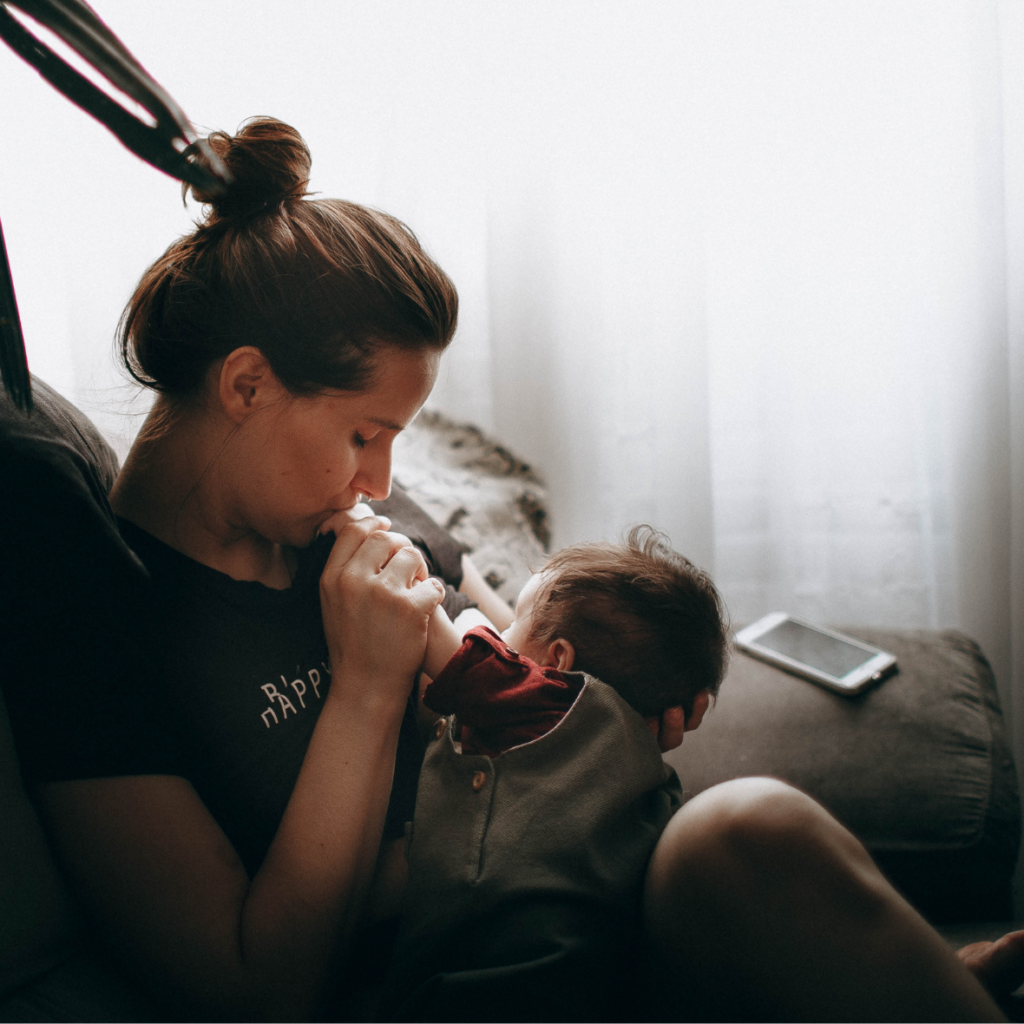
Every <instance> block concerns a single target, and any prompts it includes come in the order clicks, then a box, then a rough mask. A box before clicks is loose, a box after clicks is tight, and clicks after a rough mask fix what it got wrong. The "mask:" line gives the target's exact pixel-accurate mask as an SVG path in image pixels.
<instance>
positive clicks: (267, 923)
mask: <svg viewBox="0 0 1024 1024" xmlns="http://www.w3.org/2000/svg"><path fill="white" fill-rule="evenodd" d="M211 144H212V145H214V146H215V148H216V149H217V150H218V151H219V152H220V154H221V155H222V157H223V158H224V159H225V161H226V163H227V165H228V167H229V168H230V169H231V172H232V174H233V175H234V177H235V184H234V186H233V187H232V189H231V190H230V192H229V194H228V195H227V196H225V197H223V198H214V197H209V196H204V195H202V194H197V198H199V199H200V200H203V201H208V202H209V206H210V212H209V215H208V217H207V219H206V220H205V221H204V222H203V223H202V224H201V225H200V226H199V227H198V228H197V229H196V231H195V232H194V233H193V234H191V235H189V236H187V237H185V238H183V239H181V240H179V241H178V242H176V243H175V244H174V245H172V246H171V248H170V249H169V250H168V252H167V253H166V254H165V255H164V256H162V257H161V258H160V259H159V260H157V262H156V263H155V264H154V265H153V267H151V268H150V270H149V271H148V272H147V273H146V275H145V276H144V277H143V279H142V281H141V282H140V284H139V286H138V288H137V290H136V292H135V295H134V296H133V297H132V299H131V301H130V303H129V305H128V309H127V311H126V314H125V318H124V322H123V325H122V342H123V347H124V352H125V355H126V358H127V361H128V365H129V367H130V368H131V370H132V372H133V373H134V374H135V375H136V377H137V378H138V379H140V380H141V381H143V382H144V383H146V384H148V385H149V386H151V387H153V388H155V389H156V390H157V391H158V392H159V397H158V400H157V402H156V405H155V406H154V410H153V413H152V414H151V416H150V417H149V419H148V420H147V422H146V424H145V426H144V428H143V430H142V432H141V433H140V436H139V439H138V441H137V442H136V444H135V446H134V447H133V449H132V451H131V453H130V455H129V458H128V459H127V461H126V464H125V466H124V469H123V470H122V472H121V474H120V476H119V478H118V480H117V483H116V485H115V487H114V490H113V491H112V493H111V502H112V504H113V507H114V510H115V511H116V512H117V514H118V515H119V517H120V521H121V527H122V532H123V534H124V536H125V538H126V539H127V540H128V542H129V544H130V545H131V546H132V547H133V549H134V550H135V552H136V554H137V555H138V556H139V558H140V559H141V560H142V562H143V563H144V565H145V566H146V568H147V569H148V572H149V575H150V582H149V584H148V586H147V587H145V588H140V589H139V591H138V594H137V595H136V596H135V597H133V599H132V601H131V607H129V608H126V609H125V615H126V621H127V622H128V623H129V626H128V627H126V628H125V630H124V633H125V635H126V636H129V635H130V636H131V640H130V643H132V644H135V647H134V648H133V650H137V652H138V664H139V671H138V676H137V678H135V679H133V680H130V681H129V682H127V683H123V684H116V685H115V684H114V683H111V685H110V687H107V688H106V689H105V690H104V692H103V693H101V694H97V695H95V699H94V700H93V701H92V703H90V704H89V705H88V706H86V705H85V704H84V703H83V704H82V705H81V708H82V715H83V719H84V720H83V723H82V728H81V730H80V732H81V734H82V738H81V739H80V740H79V739H77V738H74V737H71V738H69V739H67V744H68V745H71V746H74V747H75V749H74V750H72V751H71V752H70V753H68V754H67V755H66V756H65V757H64V758H63V761H62V765H64V767H62V768H61V769H60V770H58V771H51V772H50V773H49V774H48V775H45V776H43V775H37V776H36V778H37V781H38V782H39V784H38V785H36V786H35V787H34V796H35V799H36V802H37V806H38V807H39V809H40V812H41V814H42V816H43V818H44V821H45V823H46V825H47V828H48V830H49V833H50V835H51V838H52V839H53V842H54V845H55V847H56V849H57V851H58V854H59V856H60V858H61V860H62V861H63V864H64V866H65V868H66V870H67V872H68V874H69V875H70V876H71V878H72V879H73V881H74V882H75V884H76V888H77V891H78V893H79V895H80V896H81V898H82V900H83V902H84V903H85V905H86V907H87V908H88V910H89V912H90V914H91V916H92V918H93V920H94V921H95V922H96V923H97V926H98V927H99V928H100V930H101V931H102V932H103V934H105V935H106V936H107V937H108V938H109V939H110V940H111V941H112V943H113V944H114V945H115V946H116V947H117V948H118V949H119V950H121V951H122V952H123V953H124V954H125V955H126V956H128V957H129V958H130V959H131V961H132V962H133V963H134V965H135V967H136V969H137V970H138V971H139V972H140V974H142V975H143V976H144V977H146V978H147V980H148V982H149V984H150V985H151V986H152V987H153V989H154V990H155V991H157V992H158V993H163V994H165V996H166V998H168V999H173V1000H174V1001H175V1005H180V1004H181V1003H182V1002H184V1003H185V1004H191V1005H192V1006H193V1007H194V1008H195V1012H196V1013H197V1014H206V1015H209V1014H211V1013H219V1014H221V1015H223V1016H224V1017H227V1018H229V1019H251V1018H256V1017H260V1018H268V1019H307V1018H309V1017H311V1016H315V1015H316V1014H318V1013H320V1012H322V1010H323V1007H324V1005H325V1003H326V1000H328V998H329V997H330V995H331V988H332V985H333V984H334V983H336V981H337V978H338V977H339V966H338V965H339V964H341V963H343V962H345V961H346V959H348V960H349V961H351V956H352V954H353V951H352V941H353V937H354V935H355V934H356V932H357V930H358V929H359V928H360V927H362V926H364V925H365V924H366V922H367V921H373V920H380V919H383V918H386V917H387V916H389V915H391V914H393V913H394V908H395V905H396V901H397V898H398V897H399V896H400V893H401V885H402V870H403V865H404V860H403V857H402V852H401V842H400V840H399V839H398V837H399V835H400V832H401V826H402V823H403V822H404V821H405V820H406V819H407V818H408V817H411V815H410V814H409V813H408V810H409V801H410V799H411V794H412V793H413V792H414V786H415V771H416V756H417V742H418V737H417V734H416V729H415V723H414V719H413V716H412V714H411V711H410V690H411V687H412V681H413V679H414V677H415V674H416V672H417V669H418V667H419V665H420V662H421V660H422V658H423V652H424V646H425V638H426V625H427V618H428V616H429V614H430V612H431V611H432V610H433V609H434V607H435V606H436V605H437V604H438V603H439V602H440V601H442V599H445V588H444V587H443V586H442V585H441V584H439V583H438V581H437V580H436V579H433V578H431V577H430V576H429V575H428V566H427V564H426V563H425V561H424V557H423V555H422V554H421V552H420V551H419V550H418V549H417V548H415V547H413V546H412V545H410V544H409V542H408V541H407V539H406V538H405V537H403V536H401V535H398V534H395V533H391V532H388V531H387V526H388V522H387V520H384V519H381V518H380V517H375V516H371V517H368V518H363V519H360V520H358V521H353V518H352V510H353V509H354V507H355V506H356V505H357V504H358V503H359V502H360V500H361V498H363V497H367V498H371V499H380V498H385V497H386V496H387V494H388V491H389V488H390V451H391V444H392V442H393V440H394V438H395V436H396V435H397V433H398V432H399V431H401V430H402V428H403V427H405V426H406V425H407V424H408V423H409V421H410V420H411V419H412V418H413V416H414V415H415V414H416V411H417V410H418V409H419V407H420V405H421V404H422V403H423V401H424V400H425V398H426V397H427V395H428V393H429V391H430V388H431V386H432V384H433V382H434V379H435V376H436V374H437V366H438V360H439V357H440V354H441V352H442V351H443V350H444V348H445V347H446V346H447V344H448V342H449V341H450V339H451V336H452V334H453V332H454V328H455V320H456V296H455V292H454V289H453V288H452V286H451V283H450V282H449V281H448V279H447V278H446V277H445V275H444V274H443V272H442V271H441V270H440V269H439V268H438V267H437V266H436V265H435V264H434V263H433V262H432V261H431V260H430V259H429V258H428V257H427V256H426V255H425V253H424V252H423V251H422V249H421V248H420V247H419V245H418V243H417V242H416V240H415V238H414V237H413V236H412V235H411V234H410V233H409V232H408V231H407V230H406V229H405V228H404V227H403V226H402V225H401V224H399V223H398V222H396V221H394V220H393V219H392V218H389V217H387V216H385V215H383V214H379V213H376V212H373V211H369V210H366V209H364V208H361V207H358V206H354V205H352V204H347V203H342V202H339V201H334V200H316V201H309V200H306V199H304V198H303V197H304V196H305V194H306V184H307V181H308V172H309V154H308V151H307V150H306V148H305V145H304V143H303V142H302V140H301V138H300V137H299V136H298V135H297V133H295V132H294V130H293V129H290V128H289V127H287V126H286V125H283V124H281V123H280V122H276V121H272V120H269V119H260V120H255V121H253V122H250V123H249V124H248V125H247V126H246V127H244V128H243V129H242V131H241V132H240V133H239V134H238V135H237V136H235V137H234V138H230V137H228V136H225V135H223V134H217V135H214V136H213V137H212V138H211ZM448 576H449V580H448V582H449V583H452V584H457V583H458V582H459V580H458V578H457V576H458V573H457V571H450V572H449V573H448ZM481 596H483V595H482V594H481ZM447 600H449V602H451V601H452V598H451V595H450V594H449V596H448V597H447ZM492 607H493V605H492ZM451 610H452V611H454V612H457V611H458V607H452V608H451ZM499 625H502V623H499ZM153 666H155V670H154V668H153ZM697 724H699V722H697V721H694V722H692V723H687V722H685V721H684V720H683V717H682V713H681V711H680V710H679V709H675V710H674V711H673V712H672V713H667V714H666V716H665V720H664V721H663V722H661V723H657V725H658V726H659V727H660V739H661V742H662V745H663V746H664V747H670V746H673V745H675V744H677V743H678V742H680V741H681V739H682V734H683V731H684V729H685V728H686V727H688V726H689V727H695V726H696V725H697ZM396 765H397V767H396ZM647 910H648V924H649V929H650V932H651V934H652V936H653V938H654V940H655V944H656V948H657V950H658V951H659V953H660V954H661V955H663V956H664V957H666V958H667V959H668V962H678V960H679V959H680V958H681V959H682V960H683V961H684V962H685V963H686V964H687V965H689V971H690V974H689V976H685V975H684V977H690V978H692V975H693V970H694V968H696V969H697V970H698V971H699V972H700V974H701V976H702V979H703V981H704V982H706V983H708V984H709V985H710V987H711V988H712V989H714V988H715V986H717V985H719V984H723V985H725V986H727V987H728V988H730V989H734V988H736V987H740V988H742V989H743V990H744V991H750V992H758V993H759V994H760V995H761V996H763V997H764V998H765V1000H766V1001H767V1003H768V1004H769V1005H770V1006H771V1007H772V1008H773V1009H775V1010H776V1011H777V1012H780V1013H784V1014H788V1015H791V1016H811V1017H816V1016H818V1017H820V1016H821V1015H822V1013H823V1012H824V1010H823V1008H828V1007H831V1008H833V1009H834V1008H835V1006H836V1005H837V1003H836V1000H837V999H838V1001H839V1002H838V1005H839V1006H840V1007H842V1008H843V1009H842V1011H841V1012H844V1013H846V1014H847V1015H848V1016H849V1017H850V1018H851V1019H852V1018H854V1017H857V1016H861V1017H864V1018H865V1019H867V1018H871V1017H886V1018H890V1019H891V1018H892V1017H894V1016H895V1015H896V1014H897V1013H900V1012H906V1013H909V1014H911V1015H923V1016H925V1017H929V1016H932V1015H933V1011H934V1009H935V1008H936V1007H941V1009H942V1012H943V1013H945V1014H946V1015H948V1014H949V1013H950V1007H953V1008H954V1012H955V1014H957V1015H959V1016H962V1017H963V1018H964V1019H989V1018H990V1017H992V1015H994V1014H996V1013H997V1011H996V1009H995V1007H994V1005H993V1004H992V1003H991V1002H990V1001H989V999H988V997H987V996H986V995H985V993H984V992H983V991H982V989H981V987H980V986H979V985H978V984H977V982H976V981H974V979H973V978H972V977H971V976H970V974H969V973H968V972H967V971H966V970H964V969H963V968H962V967H961V966H960V965H959V963H958V962H957V960H956V959H955V958H954V957H953V956H952V955H951V954H949V953H948V952H947V951H946V950H945V948H944V947H943V945H942V943H941V940H940V939H939V938H938V936H937V935H935V934H934V933H933V932H931V930H930V929H928V927H927V926H926V925H925V924H924V922H923V921H921V919H920V918H918V917H917V916H916V915H915V914H914V913H913V912H912V911H911V910H910V909H909V907H907V906H906V905H905V904H903V903H902V902H901V901H900V900H899V899H898V897H896V895H895V894H894V893H893V892H892V890H891V889H889V887H888V886H887V885H886V883H885V882H884V881H883V880H882V879H881V876H880V875H878V873H877V871H876V870H875V869H874V867H873V865H872V864H871V862H870V859H869V858H868V857H867V855H866V854H864V852H863V850H862V849H861V848H860V847H859V845H858V844H856V842H855V841H854V840H853V839H852V837H849V836H848V834H847V833H845V832H844V831H843V830H842V829H841V828H840V827H839V826H838V825H837V824H836V823H835V822H834V821H833V820H832V819H831V818H829V817H828V816H827V815H826V814H825V813H824V812H823V811H821V809H820V808H818V807H817V806H816V805H814V804H813V803H811V802H810V801H809V800H807V799H806V798H804V797H802V796H801V795H800V794H797V793H795V792H794V791H792V790H789V789H788V788H786V787H783V786H781V785H780V784H776V783H771V782H769V781H766V780H744V781H743V782H741V783H735V784H729V785H726V786H724V787H719V788H718V789H717V790H716V791H709V793H708V794H705V795H704V796H703V797H701V798H698V799H696V800H694V801H692V802H691V803H690V804H689V805H687V806H686V807H685V808H684V809H683V811H681V812H680V813H679V815H678V816H677V818H676V819H674V821H673V823H672V824H671V825H670V827H669V829H668V830H667V831H666V834H665V836H664V838H663V840H662V842H661V843H660V844H659V847H658V849H657V851H656V854H655V857H654V859H653V861H652V867H651V871H650V876H649V880H648V893H647ZM865 945H866V947H867V952H865V949H864V947H865ZM823 948H824V949H826V950H834V955H831V953H830V954H829V955H828V956H827V957H825V962H826V966H825V967H822V962H823V961H822V957H821V955H820V951H821V949H823ZM808 951H809V952H810V953H811V954H812V955H811V956H810V957H807V955H806V954H807V953H808ZM897 962H898V970H897V969H895V968H894V966H893V965H894V964H896V963H897ZM678 977H679V975H678V972H677V974H676V976H675V977H673V979H672V982H671V984H672V989H671V991H668V992H667V993H666V994H667V995H668V996H669V997H670V1004H671V1005H672V1007H673V1012H675V1013H680V1014H683V1015H685V1014H686V1013H687V1002H688V1001H689V1000H690V999H691V993H692V990H693V988H694V986H695V984H696V980H697V979H693V981H689V980H687V981H684V983H683V985H684V987H683V988H682V989H681V988H680V984H679V980H678ZM887 978H888V979H889V980H888V982H887V981H886V979H887ZM865 979H869V980H870V985H868V986H867V987H868V989H870V991H869V992H868V994H867V995H866V996H865V995H864V994H863V992H862V989H863V988H864V987H865V985H864V982H865ZM343 996H344V994H343ZM858 1000H859V1001H858ZM872 1000H873V1001H872ZM484 1012H486V1011H484ZM493 1012H494V1013H497V1014H498V1015H500V1008H499V1007H495V1008H493ZM698 1012H702V1011H698Z"/></svg>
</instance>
